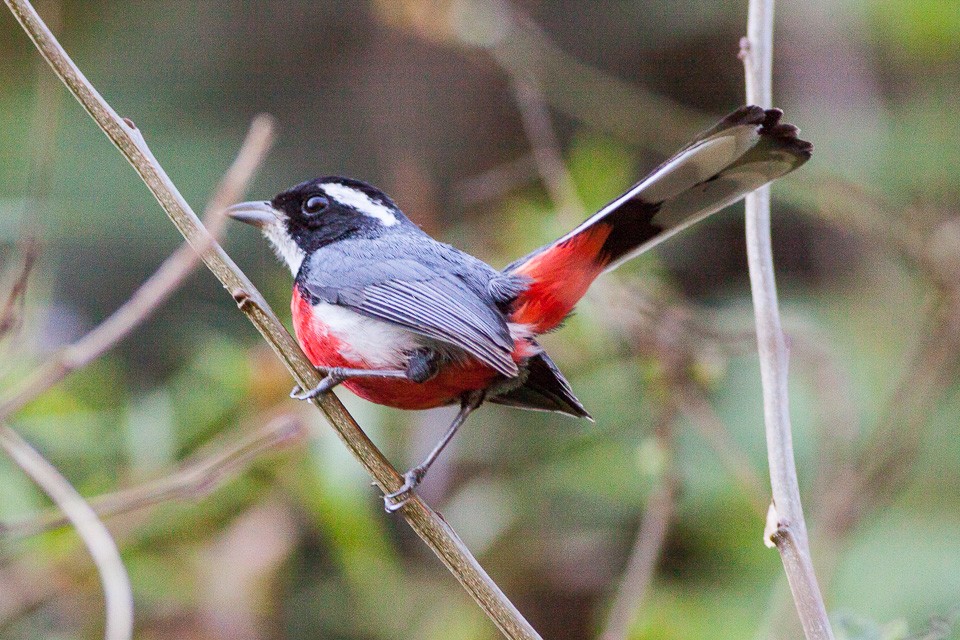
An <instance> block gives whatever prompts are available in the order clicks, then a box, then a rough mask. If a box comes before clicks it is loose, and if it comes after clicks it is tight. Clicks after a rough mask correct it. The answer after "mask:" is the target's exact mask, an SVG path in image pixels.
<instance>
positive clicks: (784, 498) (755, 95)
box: [740, 0, 833, 640]
mask: <svg viewBox="0 0 960 640" xmlns="http://www.w3.org/2000/svg"><path fill="white" fill-rule="evenodd" d="M749 6H750V11H749V18H748V20H747V36H746V37H745V38H743V39H742V40H741V42H740V47H741V49H740V55H741V57H742V59H743V66H744V72H745V76H746V87H747V102H748V103H752V104H759V105H761V106H764V107H770V106H771V103H772V102H773V88H772V87H773V0H750V5H749ZM746 236H747V262H748V266H749V269H750V290H751V293H752V294H753V306H754V315H755V319H756V325H757V348H758V352H759V356H760V377H761V382H762V386H763V404H764V422H765V424H766V434H767V451H768V453H767V455H768V459H769V460H768V462H769V466H770V485H771V488H772V490H773V502H772V504H771V509H770V514H769V515H768V529H773V530H774V532H775V533H774V535H773V536H771V537H770V539H771V540H772V541H773V543H774V544H776V546H777V549H778V550H779V551H780V558H781V560H782V562H783V568H784V570H785V572H786V574H787V581H788V582H789V583H790V590H791V591H792V593H793V599H794V602H795V603H796V605H797V613H798V615H799V616H800V621H801V624H802V625H803V630H804V634H805V635H806V637H807V640H826V639H831V640H832V638H833V631H832V630H831V628H830V621H829V619H828V618H827V611H826V607H825V606H824V604H823V597H822V596H821V595H820V588H819V586H818V585H817V578H816V575H815V574H814V571H813V561H812V559H811V557H810V549H809V546H808V543H807V526H806V522H804V519H803V507H802V505H801V503H800V488H799V485H798V482H797V468H796V463H795V462H794V457H793V437H792V434H791V427H790V407H789V398H788V394H787V369H788V360H789V356H788V353H787V345H786V340H785V338H784V335H783V329H782V327H781V323H780V310H779V308H778V304H777V285H776V281H775V278H774V269H773V251H772V249H771V238H770V187H769V186H765V187H761V188H760V189H758V190H757V191H755V192H753V193H751V194H750V195H748V196H747V199H746ZM772 523H775V526H771V524H772Z"/></svg>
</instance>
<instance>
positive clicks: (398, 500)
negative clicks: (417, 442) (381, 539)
mask: <svg viewBox="0 0 960 640" xmlns="http://www.w3.org/2000/svg"><path fill="white" fill-rule="evenodd" d="M426 474H427V469H426V468H425V467H423V466H420V467H414V468H413V469H410V470H409V471H407V472H406V473H405V474H403V485H401V487H400V488H399V489H397V490H396V491H392V492H390V493H388V494H386V495H384V496H383V508H384V510H386V512H387V513H393V512H395V511H399V510H400V509H401V508H402V507H403V505H405V504H407V502H409V500H410V498H412V497H413V490H414V489H416V488H417V485H419V484H420V482H421V481H422V480H423V476H425V475H426Z"/></svg>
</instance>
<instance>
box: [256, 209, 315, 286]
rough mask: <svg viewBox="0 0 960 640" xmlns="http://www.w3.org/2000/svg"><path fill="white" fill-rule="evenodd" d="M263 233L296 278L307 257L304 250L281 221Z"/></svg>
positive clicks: (267, 227)
mask: <svg viewBox="0 0 960 640" xmlns="http://www.w3.org/2000/svg"><path fill="white" fill-rule="evenodd" d="M262 231H263V235H264V237H265V238H266V239H267V240H268V241H269V242H270V246H271V247H273V252H274V253H276V254H277V257H278V258H280V260H281V261H283V263H284V264H286V265H287V267H289V268H290V273H292V274H293V275H294V276H296V275H297V272H298V271H300V265H302V264H303V259H304V258H306V257H307V254H306V253H305V252H304V250H303V249H301V248H300V247H299V246H298V245H297V243H296V242H295V241H294V240H293V238H291V237H290V234H289V233H288V232H287V230H286V228H284V225H283V223H281V222H279V221H278V222H276V223H275V224H269V225H267V226H265V227H263V229H262Z"/></svg>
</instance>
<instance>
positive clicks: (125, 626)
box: [0, 422, 133, 640]
mask: <svg viewBox="0 0 960 640" xmlns="http://www.w3.org/2000/svg"><path fill="white" fill-rule="evenodd" d="M0 447H3V450H4V451H6V452H7V455H9V456H10V457H11V458H12V459H13V461H14V462H15V463H17V466H19V467H20V468H21V469H23V471H24V473H26V474H27V475H28V476H30V478H31V479H32V480H33V481H34V482H36V483H37V485H39V486H40V488H41V489H43V491H44V493H46V494H47V495H48V496H50V499H51V500H53V502H54V503H55V504H56V505H57V506H58V507H59V508H60V510H61V511H63V513H64V514H65V515H66V517H67V518H68V519H69V520H70V522H71V523H72V524H73V526H74V528H76V530H77V533H78V534H79V535H80V537H81V538H82V539H83V542H84V544H85V545H86V546H87V549H89V550H90V555H91V556H92V557H93V561H94V563H95V564H96V565H97V569H98V571H99V572H100V580H101V582H102V583H103V595H104V598H105V599H106V608H107V624H106V631H105V634H104V637H105V638H106V640H128V639H129V638H131V637H132V635H133V592H132V591H131V589H130V578H129V577H128V576H127V570H126V569H125V568H124V566H123V561H122V560H121V559H120V552H119V550H118V549H117V545H116V543H115V542H114V541H113V538H112V537H111V536H110V532H109V531H107V528H106V527H105V526H103V523H102V522H100V519H99V518H98V517H97V514H96V513H94V511H93V509H92V508H90V505H89V504H87V503H86V501H85V500H84V499H83V497H82V496H81V495H80V494H79V493H77V490H76V489H74V488H73V486H72V485H71V484H70V483H69V482H68V481H67V479H66V478H64V477H63V476H62V475H60V472H59V471H57V469H56V467H54V466H53V465H52V464H50V463H49V462H47V460H46V459H45V458H44V457H43V456H41V455H40V454H39V453H38V452H37V451H36V450H35V449H34V448H33V447H31V446H30V443H28V442H27V441H26V440H24V439H23V438H21V437H20V435H19V434H17V433H16V432H15V431H14V430H13V429H11V428H10V427H8V426H7V425H6V424H4V423H3V422H0Z"/></svg>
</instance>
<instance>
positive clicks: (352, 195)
mask: <svg viewBox="0 0 960 640" xmlns="http://www.w3.org/2000/svg"><path fill="white" fill-rule="evenodd" d="M320 186H322V187H323V190H324V191H326V192H327V195H329V196H330V197H331V198H333V199H334V200H336V201H338V202H339V203H341V204H345V205H347V206H348V207H353V208H354V209H356V210H357V211H359V212H360V213H362V214H363V215H365V216H370V217H371V218H376V219H377V220H379V221H380V222H382V223H383V224H384V225H385V226H388V227H392V226H393V225H395V224H397V222H399V220H397V216H396V215H394V213H393V210H391V209H390V207H388V206H387V205H385V204H383V203H380V202H376V201H375V200H373V199H372V198H370V196H368V195H367V194H365V193H364V192H363V191H360V190H358V189H354V188H353V187H348V186H347V185H345V184H339V183H336V182H325V183H323V184H322V185H320Z"/></svg>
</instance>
